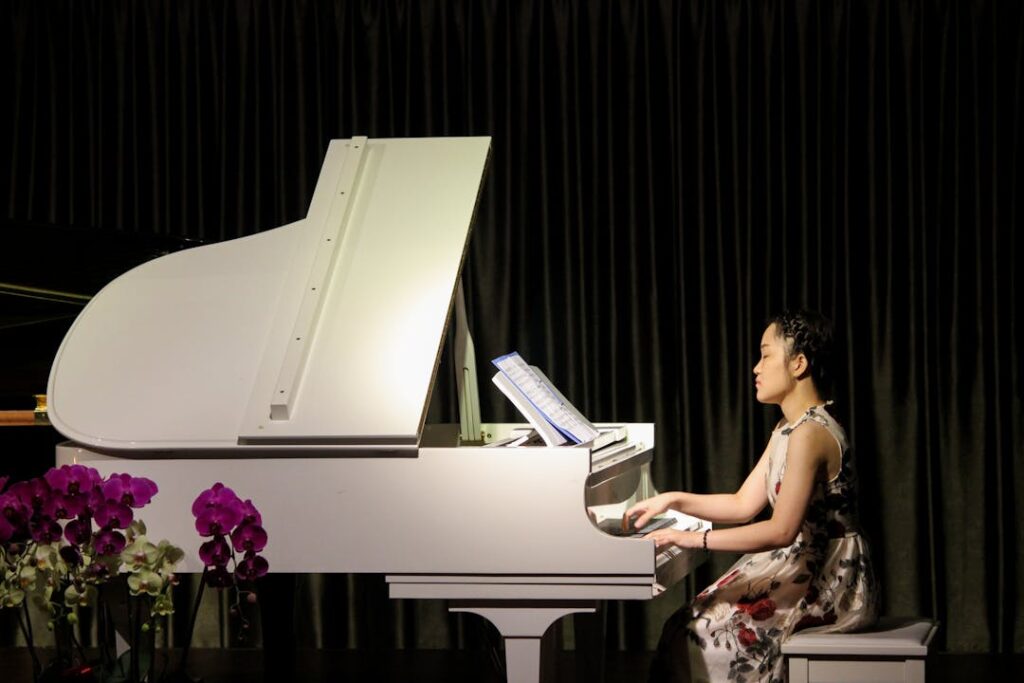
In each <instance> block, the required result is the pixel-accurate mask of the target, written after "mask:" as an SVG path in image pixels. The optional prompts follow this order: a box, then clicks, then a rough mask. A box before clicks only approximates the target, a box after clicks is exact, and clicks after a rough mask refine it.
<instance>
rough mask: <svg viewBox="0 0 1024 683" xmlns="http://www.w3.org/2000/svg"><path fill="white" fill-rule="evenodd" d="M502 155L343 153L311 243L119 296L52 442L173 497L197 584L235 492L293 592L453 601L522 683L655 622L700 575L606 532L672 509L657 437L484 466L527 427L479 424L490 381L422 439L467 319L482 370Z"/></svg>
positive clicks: (327, 184)
mask: <svg viewBox="0 0 1024 683" xmlns="http://www.w3.org/2000/svg"><path fill="white" fill-rule="evenodd" d="M489 147H490V139H489V138H432V139H391V140H367V139H366V138H353V139H351V140H335V141H332V142H331V144H330V147H329V149H328V152H327V156H326V159H325V161H324V165H323V169H322V171H321V174H320V178H319V180H318V182H317V186H316V190H315V192H314V195H313V200H312V202H311V205H310V209H309V212H308V214H307V217H306V218H305V219H303V220H300V221H297V222H295V223H292V224H289V225H286V226H283V227H281V228H277V229H275V230H271V231H268V232H264V233H260V234H257V235H253V236H250V237H245V238H241V239H237V240H232V241H230V242H224V243H220V244H214V245H208V246H202V247H198V248H195V249H191V250H187V251H182V252H177V253H174V254H170V255H167V256H164V257H161V258H159V259H156V260H154V261H151V262H149V263H146V264H144V265H142V266H139V267H138V268H136V269H134V270H132V271H130V272H128V273H126V274H125V275H123V276H121V277H120V278H118V279H116V280H114V281H113V282H111V283H110V284H109V285H108V286H107V287H106V288H104V289H103V290H102V291H101V292H100V293H99V294H98V295H97V296H96V297H95V298H94V299H93V300H92V301H91V302H90V303H89V305H88V306H87V307H86V308H85V309H84V310H83V311H82V313H81V315H80V316H79V317H78V319H77V320H76V321H75V323H74V325H73V326H72V328H71V330H70V331H69V332H68V334H67V336H66V338H65V339H64V342H63V344H62V345H61V348H60V350H59V351H58V353H57V356H56V359H55V360H54V364H53V369H52V371H51V375H50V382H49V392H48V394H49V401H50V419H51V421H52V423H53V424H54V426H56V427H57V429H58V430H60V432H61V433H62V434H64V435H66V436H68V437H69V438H71V439H72V440H73V441H71V442H68V443H66V444H63V445H61V446H59V447H58V452H57V462H58V464H65V463H70V462H81V463H86V464H89V465H90V466H92V467H95V468H97V469H98V470H99V471H100V472H101V474H103V475H108V474H110V473H112V472H117V471H127V472H130V473H132V474H134V475H137V476H146V477H149V478H151V479H153V480H154V481H156V482H157V483H158V485H159V486H160V489H161V494H160V495H159V496H157V497H156V498H155V499H154V501H153V503H151V505H150V508H149V509H148V511H147V515H146V519H147V523H148V526H149V529H150V533H151V534H152V535H154V536H156V537H161V538H168V539H170V540H172V541H173V542H175V543H176V544H178V545H180V546H181V547H183V548H185V550H186V552H187V553H188V556H187V558H186V560H185V563H184V568H183V569H184V570H185V571H200V570H201V568H202V563H201V562H200V561H199V560H198V556H197V554H198V546H199V538H198V537H197V536H196V534H195V532H194V530H193V529H192V524H191V516H190V515H189V514H188V509H189V506H190V504H191V501H192V500H193V498H194V497H195V496H196V494H197V493H198V492H199V491H200V490H202V489H203V488H206V487H207V486H209V485H210V484H212V483H213V482H215V481H223V482H225V483H227V484H228V485H230V486H232V487H234V488H237V489H238V490H243V491H245V492H246V495H247V496H250V497H251V498H252V499H253V501H254V502H256V504H257V505H258V506H259V507H260V510H261V511H262V512H263V519H264V524H265V526H266V528H267V531H268V533H269V534H270V536H271V538H272V539H273V542H272V544H271V545H270V546H268V548H267V551H266V556H267V559H268V560H269V562H270V566H271V568H272V570H273V571H278V572H374V573H382V574H385V575H386V580H387V583H388V585H389V591H390V595H391V597H394V598H421V599H444V600H448V601H450V603H449V606H450V609H452V610H455V611H466V612H474V613H477V614H480V615H482V616H484V617H486V618H487V619H489V620H490V621H491V622H493V623H494V625H495V626H496V627H497V628H498V630H499V631H500V632H501V633H502V635H503V636H504V638H505V639H506V640H505V643H506V659H507V671H508V679H509V680H510V681H535V680H537V677H538V672H539V665H540V638H541V636H542V635H543V634H544V632H545V631H546V630H547V628H548V627H549V626H550V625H551V624H552V623H553V622H554V621H556V620H558V619H559V618H561V617H562V616H565V615H567V614H571V613H574V612H592V611H594V610H595V609H596V606H597V603H598V601H600V600H620V599H623V600H649V599H651V598H652V597H654V596H656V595H658V594H659V593H660V592H662V591H663V590H664V589H665V588H667V587H668V586H670V585H672V584H674V583H675V582H677V581H679V579H680V578H681V577H682V576H684V575H685V574H686V573H688V572H689V571H690V570H691V569H692V568H693V567H694V566H695V565H696V564H697V563H698V562H699V561H700V559H701V557H700V554H699V553H694V552H690V551H680V550H678V549H672V550H669V551H667V552H662V553H655V551H654V545H653V543H652V542H651V541H646V540H643V539H640V538H621V537H615V536H613V535H611V534H609V533H605V532H603V531H601V529H600V528H599V524H600V523H601V522H602V521H605V520H607V519H609V518H615V517H616V516H619V517H621V515H622V512H623V511H624V510H625V509H626V507H627V506H628V505H630V504H632V503H633V502H634V501H636V500H638V499H641V498H644V497H647V496H650V495H654V494H655V493H656V492H655V491H654V489H653V487H652V485H651V480H650V462H651V458H652V453H653V447H654V427H653V425H651V424H630V425H624V426H620V425H616V427H624V428H625V429H624V430H623V431H622V434H623V436H624V438H623V439H621V440H620V441H618V442H616V443H613V444H610V445H607V446H604V447H603V448H600V449H594V448H592V445H593V444H580V445H578V446H574V447H564V446H563V447H557V448H550V447H518V448H507V447H497V448H493V447H488V446H487V444H488V443H493V442H497V441H500V440H502V439H506V438H508V437H510V436H511V433H512V430H513V429H514V428H516V427H519V426H520V425H511V424H486V423H484V424H480V423H479V418H478V417H477V416H478V408H475V407H474V405H473V404H474V403H475V401H474V394H475V391H476V384H475V377H474V375H473V368H474V366H475V364H474V363H473V362H472V360H467V361H466V362H464V363H462V368H461V372H460V373H459V387H460V393H461V394H462V397H463V398H464V399H465V400H464V401H463V403H464V405H463V406H462V409H461V415H462V423H461V424H460V425H444V424H426V421H425V415H426V412H427V406H428V404H429V398H430V395H431V390H432V387H433V384H434V380H435V373H436V369H437V366H438V358H439V355H440V351H441V348H442V344H443V340H444V337H445V333H446V329H447V324H448V318H449V313H450V312H451V311H452V310H453V309H454V310H455V317H456V318H458V320H457V321H456V322H457V334H456V341H455V347H456V349H457V350H458V351H459V352H460V353H462V354H465V357H466V358H467V359H469V358H471V356H472V343H471V342H470V341H469V340H468V337H467V336H466V335H465V334H464V320H463V317H464V316H463V315H462V312H463V306H462V305H461V302H460V301H458V299H460V298H461V297H460V296H456V294H457V293H458V292H459V291H460V290H459V287H458V283H459V274H460V271H461V266H462V260H463V255H464V253H465V249H466V244H467V240H468V236H469V228H470V223H471V221H472V217H473V213H474V209H475V205H476V201H477V197H478V193H479V189H480V183H481V179H482V176H483V173H484V170H485V166H486V162H487V156H488V153H489ZM453 303H454V304H455V305H454V306H453ZM679 523H680V524H683V523H686V522H682V521H681V522H679ZM698 523H699V524H703V523H702V522H698ZM325 528H326V529H330V536H331V543H324V542H323V541H322V539H323V538H324V536H325V531H324V529H325Z"/></svg>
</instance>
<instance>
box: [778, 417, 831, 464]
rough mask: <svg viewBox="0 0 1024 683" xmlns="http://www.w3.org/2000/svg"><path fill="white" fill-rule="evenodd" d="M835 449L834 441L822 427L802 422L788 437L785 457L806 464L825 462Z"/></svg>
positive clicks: (811, 421) (814, 423) (809, 421)
mask: <svg viewBox="0 0 1024 683" xmlns="http://www.w3.org/2000/svg"><path fill="white" fill-rule="evenodd" d="M835 449H836V440H835V438H834V437H833V436H832V434H831V433H829V431H828V429H826V428H825V427H824V426H823V425H821V424H819V423H817V422H815V421H814V420H804V421H803V423H801V424H800V425H798V426H797V427H796V429H794V430H793V431H792V432H791V433H790V435H789V445H788V447H787V449H786V450H787V452H786V457H787V459H788V460H790V461H793V460H799V461H803V462H806V463H808V464H819V463H822V462H827V461H828V459H829V456H830V455H831V454H832V452H833V451H834V450H835Z"/></svg>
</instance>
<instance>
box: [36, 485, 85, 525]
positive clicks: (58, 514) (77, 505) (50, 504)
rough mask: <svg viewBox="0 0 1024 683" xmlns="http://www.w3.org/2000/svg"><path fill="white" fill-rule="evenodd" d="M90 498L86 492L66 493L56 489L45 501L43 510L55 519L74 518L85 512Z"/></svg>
mask: <svg viewBox="0 0 1024 683" xmlns="http://www.w3.org/2000/svg"><path fill="white" fill-rule="evenodd" d="M88 503H89V500H88V498H86V496H85V495H84V494H77V495H66V494H62V493H59V492H57V491H54V492H53V494H52V495H51V496H50V498H49V499H48V500H47V501H46V502H45V503H43V509H42V512H43V514H44V515H46V516H47V517H52V518H53V519H74V518H75V517H77V516H78V515H80V514H82V513H83V512H85V508H86V505H88Z"/></svg>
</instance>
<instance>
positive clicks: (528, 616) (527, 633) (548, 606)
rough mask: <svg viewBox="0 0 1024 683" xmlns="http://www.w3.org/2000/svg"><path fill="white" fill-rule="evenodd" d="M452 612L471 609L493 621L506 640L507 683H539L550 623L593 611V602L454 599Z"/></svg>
mask: <svg viewBox="0 0 1024 683" xmlns="http://www.w3.org/2000/svg"><path fill="white" fill-rule="evenodd" d="M448 609H449V611H451V612H472V613H473V614H479V615H480V616H482V617H483V618H484V619H487V620H488V621H490V622H491V623H492V624H494V626H495V627H496V628H497V629H498V632H499V633H501V636H502V638H504V640H505V671H506V673H507V677H508V678H507V680H508V683H539V681H540V670H541V661H540V651H541V647H540V643H541V638H542V637H543V636H544V632H545V631H547V630H548V628H549V627H550V626H551V624H553V623H555V622H556V621H558V620H559V619H561V618H562V617H564V616H566V615H569V614H576V613H584V614H592V613H594V612H595V611H597V603H596V602H594V601H583V602H558V601H540V602H509V601H500V600H496V601H493V602H492V601H489V600H472V601H453V602H452V603H451V604H450V606H449V608H448Z"/></svg>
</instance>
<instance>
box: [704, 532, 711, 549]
mask: <svg viewBox="0 0 1024 683" xmlns="http://www.w3.org/2000/svg"><path fill="white" fill-rule="evenodd" d="M710 531H711V529H710V528H708V529H705V530H704V552H706V553H709V552H711V551H710V550H708V532H710Z"/></svg>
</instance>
